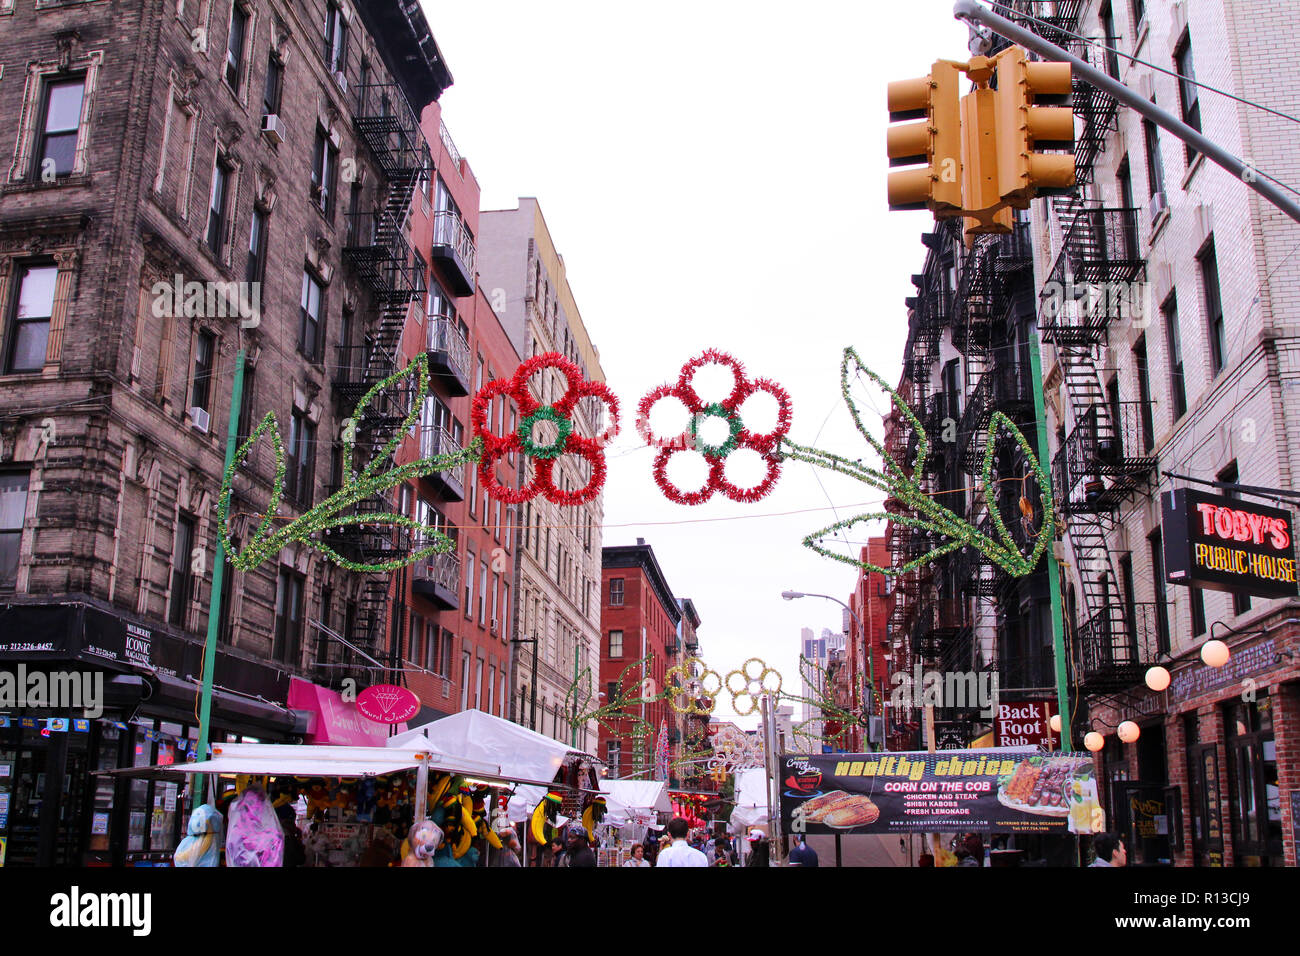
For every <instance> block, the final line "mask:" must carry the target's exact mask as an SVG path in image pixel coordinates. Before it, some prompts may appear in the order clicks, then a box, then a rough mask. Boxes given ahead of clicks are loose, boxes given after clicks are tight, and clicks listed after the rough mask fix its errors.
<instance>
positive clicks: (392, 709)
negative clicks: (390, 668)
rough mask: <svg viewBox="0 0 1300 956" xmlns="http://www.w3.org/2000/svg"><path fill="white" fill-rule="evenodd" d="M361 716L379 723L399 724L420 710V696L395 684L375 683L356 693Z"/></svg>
mask: <svg viewBox="0 0 1300 956" xmlns="http://www.w3.org/2000/svg"><path fill="white" fill-rule="evenodd" d="M357 710H358V711H360V712H361V716H362V717H367V718H369V719H370V720H373V721H376V722H377V723H381V724H400V723H401V722H402V721H404V720H410V719H411V718H412V717H414V716H415V715H416V714H418V713H419V712H420V698H418V697H416V696H415V695H414V694H412V693H411V692H410V691H409V690H407V689H406V688H405V687H399V686H398V685H397V684H376V685H375V686H374V687H367V688H366V689H365V690H363V691H362V692H361V693H359V694H357Z"/></svg>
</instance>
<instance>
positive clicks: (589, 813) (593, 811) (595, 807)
mask: <svg viewBox="0 0 1300 956" xmlns="http://www.w3.org/2000/svg"><path fill="white" fill-rule="evenodd" d="M603 819H605V798H604V797H596V798H595V799H593V800H592V801H591V803H589V804H587V809H585V810H583V811H582V826H583V829H585V830H586V831H587V839H588V840H591V841H592V842H593V843H594V842H595V841H596V826H597V825H598V824H599V823H600V821H601V820H603Z"/></svg>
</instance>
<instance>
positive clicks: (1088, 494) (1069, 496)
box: [1052, 402, 1156, 511]
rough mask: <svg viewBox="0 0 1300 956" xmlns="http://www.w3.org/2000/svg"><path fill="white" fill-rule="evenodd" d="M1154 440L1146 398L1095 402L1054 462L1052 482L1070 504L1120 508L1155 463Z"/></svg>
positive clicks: (1089, 508)
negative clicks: (1147, 419) (1145, 410)
mask: <svg viewBox="0 0 1300 956" xmlns="http://www.w3.org/2000/svg"><path fill="white" fill-rule="evenodd" d="M1149 444H1150V436H1149V434H1148V433H1147V431H1146V426H1145V419H1144V415H1143V403H1142V402H1119V403H1116V404H1110V405H1093V406H1090V407H1089V408H1088V410H1087V411H1086V412H1084V414H1083V416H1082V417H1081V418H1080V419H1079V420H1078V421H1077V422H1076V423H1075V427H1074V428H1073V429H1072V430H1071V431H1070V433H1069V434H1068V435H1067V436H1066V438H1065V445H1064V446H1062V447H1061V449H1060V450H1058V451H1057V453H1056V459H1055V460H1053V462H1052V479H1053V483H1054V484H1055V486H1056V488H1057V492H1058V494H1059V495H1060V497H1061V499H1062V501H1063V502H1064V504H1065V505H1066V507H1067V508H1069V509H1070V510H1078V511H1109V510H1112V509H1114V508H1115V507H1117V506H1118V505H1119V503H1120V502H1121V501H1123V500H1124V498H1125V497H1127V496H1128V495H1129V494H1130V493H1131V492H1132V491H1133V489H1134V488H1136V487H1137V486H1138V485H1139V484H1141V482H1142V480H1143V478H1145V477H1146V475H1148V474H1150V472H1151V470H1152V469H1153V468H1155V466H1156V458H1155V455H1154V454H1153V453H1152V452H1151V451H1150V450H1149ZM1107 478H1108V479H1110V480H1109V481H1105V480H1103V479H1107ZM1057 482H1059V484H1056V483H1057Z"/></svg>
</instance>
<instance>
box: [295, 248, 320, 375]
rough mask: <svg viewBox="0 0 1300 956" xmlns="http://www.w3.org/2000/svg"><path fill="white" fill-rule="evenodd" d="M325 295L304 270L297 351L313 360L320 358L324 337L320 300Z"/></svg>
mask: <svg viewBox="0 0 1300 956" xmlns="http://www.w3.org/2000/svg"><path fill="white" fill-rule="evenodd" d="M324 297H325V288H324V286H322V285H321V284H320V282H318V281H317V280H316V277H315V276H313V275H312V274H311V273H310V272H307V271H306V270H304V271H303V274H302V302H301V310H300V311H301V315H300V319H299V323H298V351H299V352H301V353H302V354H303V356H304V357H306V358H308V359H310V360H311V361H313V362H317V361H319V360H320V352H321V345H322V343H323V340H324V338H325V336H324V335H322V334H321V300H322V299H323V298H324Z"/></svg>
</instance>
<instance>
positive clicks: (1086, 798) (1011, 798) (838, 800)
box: [779, 750, 1104, 833]
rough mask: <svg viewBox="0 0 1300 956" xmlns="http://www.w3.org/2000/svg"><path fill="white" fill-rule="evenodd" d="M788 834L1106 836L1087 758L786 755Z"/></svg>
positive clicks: (963, 753)
mask: <svg viewBox="0 0 1300 956" xmlns="http://www.w3.org/2000/svg"><path fill="white" fill-rule="evenodd" d="M779 766H780V772H781V781H780V783H781V787H780V789H781V819H782V822H783V824H784V826H785V828H786V832H787V833H849V832H853V833H907V832H913V831H925V832H940V831H966V830H976V831H978V830H997V831H1012V832H1017V833H1048V832H1059V833H1065V832H1070V833H1092V832H1096V831H1099V830H1101V829H1104V826H1103V824H1104V815H1103V813H1102V811H1101V809H1100V805H1099V802H1098V800H1097V783H1096V780H1095V779H1094V778H1093V759H1092V755H1091V754H1086V753H1083V754H1077V753H1059V752H1058V753H1046V754H1044V753H1040V752H1038V751H1036V750H1024V751H998V752H990V751H988V750H945V751H941V752H939V753H926V752H907V753H876V754H828V755H815V756H809V755H806V754H783V755H782V756H781V758H780V764H779Z"/></svg>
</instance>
